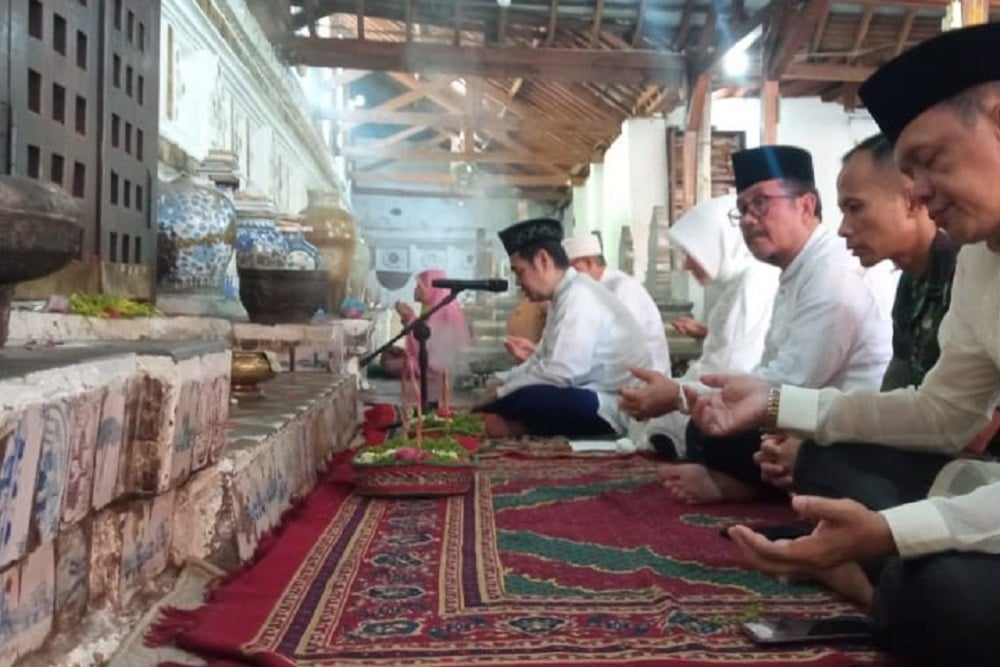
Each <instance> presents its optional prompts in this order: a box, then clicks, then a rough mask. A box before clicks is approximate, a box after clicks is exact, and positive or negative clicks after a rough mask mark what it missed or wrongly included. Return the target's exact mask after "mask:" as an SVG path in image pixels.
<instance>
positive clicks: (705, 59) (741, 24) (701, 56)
mask: <svg viewBox="0 0 1000 667" xmlns="http://www.w3.org/2000/svg"><path fill="white" fill-rule="evenodd" d="M771 11H772V10H771V5H770V4H767V5H764V6H763V7H761V8H760V9H758V10H757V11H756V12H754V14H753V15H752V16H750V17H748V18H747V19H745V20H742V21H731V22H730V23H729V25H728V26H727V29H725V30H722V31H721V34H722V35H723V36H728V38H727V40H726V42H725V43H718V44H715V45H714V48H713V50H712V52H711V53H710V54H709V53H707V52H706V51H705V50H700V51H699V53H698V54H697V55H696V56H695V57H694V58H693V59H692V60H691V61H690V63H689V64H690V67H691V74H690V79H691V80H694V79H695V78H696V77H697V76H699V75H701V74H702V73H703V72H707V71H709V70H710V69H712V68H713V67H715V66H716V65H717V64H718V63H719V61H721V60H722V57H723V56H725V55H726V51H728V50H729V49H730V48H731V47H732V46H733V45H734V44H736V43H737V42H739V41H740V40H741V39H743V38H745V37H746V36H747V35H749V34H750V33H752V32H753V31H754V30H756V29H757V28H758V27H760V26H761V25H763V24H764V22H765V21H767V20H768V19H769V17H770V16H771ZM682 21H683V18H682ZM715 22H716V14H715V12H714V10H713V11H712V12H711V13H710V14H709V16H708V19H706V24H705V28H704V31H707V33H708V34H706V32H703V33H702V39H701V40H699V41H705V40H707V41H706V42H705V45H704V46H705V47H706V48H707V47H708V46H712V43H711V39H712V38H713V37H714V36H715V33H716V30H715ZM682 26H683V23H682Z"/></svg>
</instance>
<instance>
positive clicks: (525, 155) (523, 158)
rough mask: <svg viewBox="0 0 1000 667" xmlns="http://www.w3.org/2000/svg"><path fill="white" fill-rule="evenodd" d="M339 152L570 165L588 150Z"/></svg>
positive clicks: (391, 157)
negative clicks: (573, 151)
mask: <svg viewBox="0 0 1000 667" xmlns="http://www.w3.org/2000/svg"><path fill="white" fill-rule="evenodd" d="M342 154H343V155H345V156H347V157H349V158H352V159H362V160H382V159H386V160H393V161H399V162H477V163H483V164H523V165H552V164H557V165H558V164H562V165H570V164H577V163H578V162H582V161H586V160H588V159H589V157H590V151H589V150H588V151H580V152H577V153H552V152H550V151H531V152H528V151H506V150H498V151H492V150H491V151H483V152H472V153H453V152H449V151H446V150H431V149H427V150H410V149H403V148H400V147H399V146H391V147H383V148H369V147H368V146H365V145H363V144H362V145H356V146H348V147H346V148H344V149H343V151H342Z"/></svg>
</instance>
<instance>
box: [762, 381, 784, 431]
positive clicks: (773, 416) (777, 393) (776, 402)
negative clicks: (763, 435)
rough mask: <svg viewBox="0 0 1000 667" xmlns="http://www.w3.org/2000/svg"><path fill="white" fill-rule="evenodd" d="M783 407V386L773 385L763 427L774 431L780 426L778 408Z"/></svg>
mask: <svg viewBox="0 0 1000 667" xmlns="http://www.w3.org/2000/svg"><path fill="white" fill-rule="evenodd" d="M780 407H781V388H780V387H773V388H772V389H771V391H769V392H768V394H767V404H766V407H765V408H764V423H763V424H761V428H763V429H764V430H765V431H773V430H775V429H776V428H777V427H778V410H779V409H780Z"/></svg>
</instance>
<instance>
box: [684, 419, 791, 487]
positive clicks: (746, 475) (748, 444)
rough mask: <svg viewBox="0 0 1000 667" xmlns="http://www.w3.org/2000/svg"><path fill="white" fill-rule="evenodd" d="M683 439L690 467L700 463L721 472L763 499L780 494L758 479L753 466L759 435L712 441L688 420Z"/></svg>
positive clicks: (748, 432)
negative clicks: (754, 491)
mask: <svg viewBox="0 0 1000 667" xmlns="http://www.w3.org/2000/svg"><path fill="white" fill-rule="evenodd" d="M685 435H686V437H687V458H688V460H690V461H691V462H692V463H701V464H703V465H704V466H705V467H706V468H708V469H709V470H716V471H718V472H723V473H725V474H727V475H729V476H730V477H734V478H735V479H738V480H739V481H741V482H743V483H745V484H748V485H750V486H753V487H756V488H757V489H758V490H759V491H760V493H761V495H762V496H764V497H775V498H778V497H782V495H783V493H782V492H781V491H779V490H778V489H776V488H774V487H773V486H771V485H770V484H767V483H766V482H764V481H763V480H762V479H761V478H760V468H759V467H758V466H757V464H756V463H754V460H753V455H754V453H755V452H756V451H757V450H758V449H760V431H757V430H754V431H747V432H745V433H737V434H735V435H728V436H724V437H721V438H716V437H712V436H708V435H705V434H704V433H702V432H701V430H699V428H698V427H697V426H696V425H695V423H694V421H693V420H692V421H691V422H689V423H688V428H687V433H686V434H685Z"/></svg>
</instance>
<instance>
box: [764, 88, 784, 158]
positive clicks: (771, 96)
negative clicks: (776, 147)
mask: <svg viewBox="0 0 1000 667" xmlns="http://www.w3.org/2000/svg"><path fill="white" fill-rule="evenodd" d="M780 99H781V97H780V94H779V87H778V82H777V81H765V82H764V86H763V87H762V88H761V91H760V106H761V110H760V143H761V144H763V145H767V144H776V143H778V102H779V101H780Z"/></svg>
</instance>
